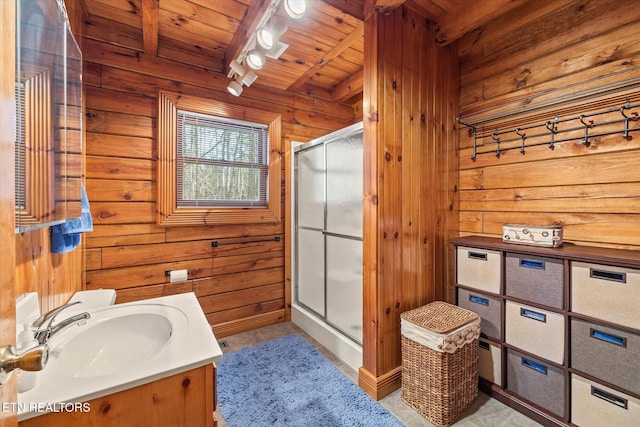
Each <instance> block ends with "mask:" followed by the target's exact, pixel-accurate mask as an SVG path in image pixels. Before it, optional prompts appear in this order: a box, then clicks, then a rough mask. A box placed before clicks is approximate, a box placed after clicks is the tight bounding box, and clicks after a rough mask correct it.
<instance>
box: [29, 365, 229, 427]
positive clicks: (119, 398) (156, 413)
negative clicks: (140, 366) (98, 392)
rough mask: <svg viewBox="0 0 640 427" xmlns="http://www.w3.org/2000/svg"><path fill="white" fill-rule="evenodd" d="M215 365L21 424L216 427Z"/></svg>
mask: <svg viewBox="0 0 640 427" xmlns="http://www.w3.org/2000/svg"><path fill="white" fill-rule="evenodd" d="M215 373H216V368H215V364H209V365H205V366H202V367H199V368H195V369H192V370H190V371H187V372H183V373H180V374H176V375H172V376H170V377H166V378H162V379H159V380H156V381H154V382H151V383H148V384H143V385H140V386H138V387H134V388H131V389H128V390H123V391H120V392H117V393H113V394H110V395H107V396H104V397H99V398H96V399H92V400H90V401H88V402H87V403H89V408H90V410H89V411H88V412H80V411H76V412H69V413H64V412H58V413H47V414H43V415H40V416H37V417H34V418H30V419H27V420H24V421H21V422H20V423H19V424H18V425H19V427H86V426H92V427H122V426H136V427H143V426H154V427H163V426H164V427H201V426H202V427H215V426H216V425H217V421H216V418H215V412H214V411H215V406H216V397H215V394H216V390H215V384H216V380H215ZM61 387H64V385H63V384H61Z"/></svg>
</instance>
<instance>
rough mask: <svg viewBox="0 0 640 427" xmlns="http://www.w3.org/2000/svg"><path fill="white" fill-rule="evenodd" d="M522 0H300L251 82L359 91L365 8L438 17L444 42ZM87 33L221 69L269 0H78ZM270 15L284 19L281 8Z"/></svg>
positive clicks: (332, 94) (345, 95)
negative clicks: (278, 47) (274, 52)
mask: <svg viewBox="0 0 640 427" xmlns="http://www.w3.org/2000/svg"><path fill="white" fill-rule="evenodd" d="M524 1H525V0H487V1H482V2H478V1H475V0H474V1H466V0H307V12H306V13H305V16H304V17H302V18H301V19H299V20H297V21H296V20H291V19H288V21H287V23H288V30H287V31H286V32H285V34H284V35H283V36H282V41H283V42H284V43H287V44H289V48H288V49H287V50H286V51H285V52H284V53H283V55H282V56H281V57H280V58H279V59H278V60H273V59H268V60H267V63H266V65H265V67H264V68H263V69H262V70H260V71H257V72H256V74H258V80H257V81H256V82H255V84H256V85H263V86H268V87H272V88H276V89H280V90H293V91H299V92H304V93H310V94H314V95H317V96H321V97H324V98H330V99H333V100H335V101H337V102H343V101H345V100H347V99H349V98H351V97H353V96H354V95H358V94H359V93H361V92H362V66H363V63H364V53H363V49H364V24H363V21H364V19H365V16H367V14H370V13H373V11H377V12H382V13H384V12H385V11H386V10H388V9H392V8H394V7H397V6H399V5H401V4H403V3H405V4H407V5H408V6H409V7H412V8H414V9H416V10H417V11H419V12H421V13H422V14H423V15H424V16H425V17H427V18H429V19H431V20H433V21H436V22H437V24H438V28H439V31H438V42H439V43H440V44H443V45H444V44H448V43H450V42H452V41H453V40H455V39H457V38H459V37H460V36H462V35H463V34H464V33H465V32H467V31H469V30H472V29H474V28H477V27H478V26H479V25H481V24H482V23H483V22H484V21H486V20H487V19H490V18H493V17H495V16H496V15H498V14H500V13H503V12H505V11H506V10H509V9H511V8H513V7H515V6H517V5H519V4H521V3H523V2H524ZM83 4H84V8H85V11H86V13H87V19H86V22H87V31H86V35H87V37H89V38H92V37H95V38H100V39H101V40H103V41H107V42H109V43H113V44H116V45H120V46H124V47H128V48H132V49H136V50H138V51H140V52H144V53H145V54H150V55H157V56H159V57H163V58H166V59H171V60H175V61H177V62H180V63H185V64H191V65H197V66H200V67H204V68H206V69H208V70H211V71H215V72H219V73H222V74H225V75H226V74H227V72H228V64H229V62H230V61H231V60H232V59H234V58H235V57H236V56H237V54H238V52H239V51H240V50H241V49H242V48H243V47H244V45H245V43H246V38H247V34H249V33H250V32H251V31H252V30H253V29H254V28H255V26H256V25H257V23H258V20H259V18H260V16H261V12H262V11H263V10H264V8H266V7H268V6H269V4H270V1H269V0H83ZM276 16H278V17H280V18H282V19H286V14H285V12H284V10H283V8H280V9H279V11H278V12H277V15H276Z"/></svg>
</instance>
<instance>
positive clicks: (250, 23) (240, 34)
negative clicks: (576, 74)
mask: <svg viewBox="0 0 640 427" xmlns="http://www.w3.org/2000/svg"><path fill="white" fill-rule="evenodd" d="M270 4H271V1H268V0H251V3H250V4H249V6H247V12H246V13H245V15H244V18H242V22H240V25H239V26H238V29H237V30H236V32H235V34H234V35H233V38H232V39H231V43H229V46H227V49H226V50H225V52H224V63H223V69H222V72H223V74H227V73H228V72H229V64H230V63H231V61H233V60H234V59H236V58H237V57H238V55H239V54H240V52H242V49H243V48H244V45H245V43H247V39H248V38H249V34H252V33H253V32H254V31H255V30H256V28H257V27H258V24H259V23H260V18H261V17H262V15H263V14H264V12H265V10H266V9H267V8H268V7H269V5H270Z"/></svg>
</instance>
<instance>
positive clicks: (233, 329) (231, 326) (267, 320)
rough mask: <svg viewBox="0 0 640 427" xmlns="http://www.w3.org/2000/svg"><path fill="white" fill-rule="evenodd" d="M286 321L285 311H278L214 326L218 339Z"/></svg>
mask: <svg viewBox="0 0 640 427" xmlns="http://www.w3.org/2000/svg"><path fill="white" fill-rule="evenodd" d="M284 319H285V311H284V309H282V310H276V311H272V312H269V313H263V314H257V315H255V316H251V317H245V318H244V319H238V320H233V321H231V322H225V323H219V324H217V325H213V333H214V334H215V335H216V338H223V337H228V336H229V335H235V334H239V333H241V332H247V331H251V330H254V329H258V328H262V327H263V326H269V325H274V324H276V323H280V322H284Z"/></svg>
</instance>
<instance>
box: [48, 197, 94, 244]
mask: <svg viewBox="0 0 640 427" xmlns="http://www.w3.org/2000/svg"><path fill="white" fill-rule="evenodd" d="M81 206H82V211H81V215H80V218H74V219H71V220H68V221H67V222H65V223H63V224H58V225H54V226H53V227H51V252H53V253H54V254H64V253H67V252H70V251H72V250H74V249H75V248H77V247H78V245H79V244H80V233H86V232H89V231H93V219H92V218H91V211H90V209H89V198H88V197H87V192H86V191H85V189H84V185H83V186H82V187H81Z"/></svg>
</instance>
